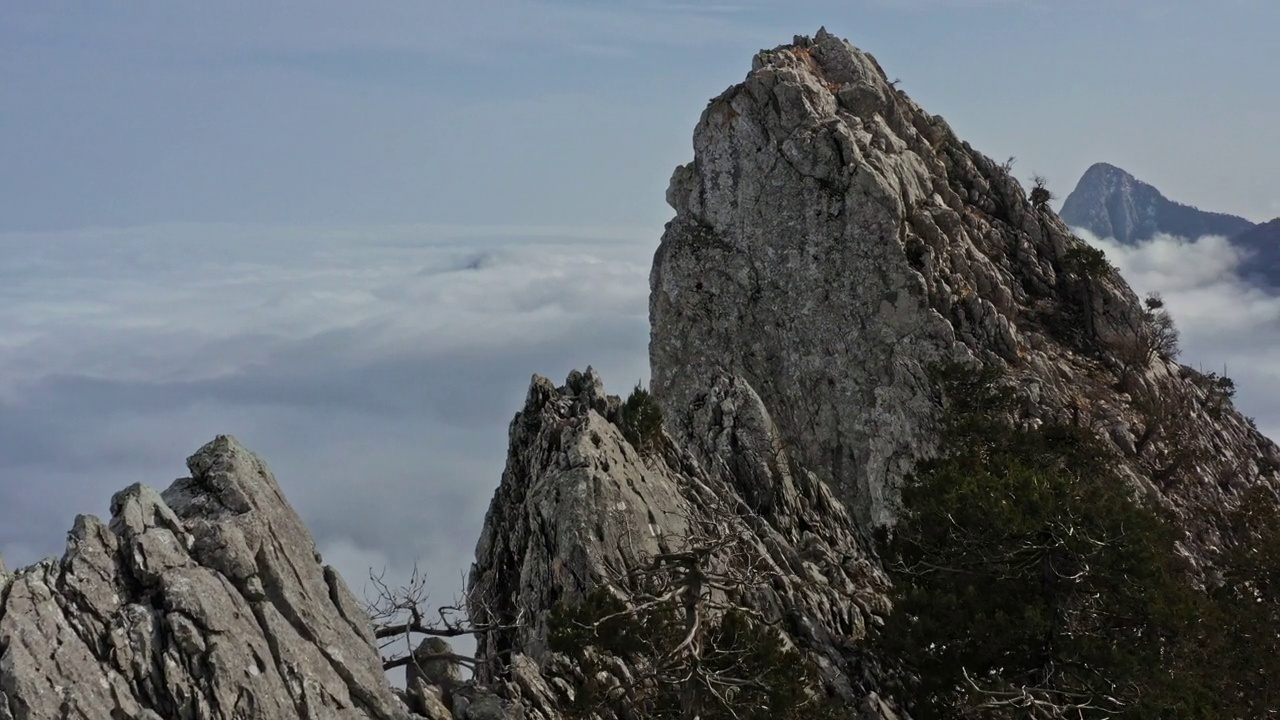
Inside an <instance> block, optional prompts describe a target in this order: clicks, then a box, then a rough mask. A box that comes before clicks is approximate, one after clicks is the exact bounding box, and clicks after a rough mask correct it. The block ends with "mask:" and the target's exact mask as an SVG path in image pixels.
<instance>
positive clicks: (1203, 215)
mask: <svg viewBox="0 0 1280 720" xmlns="http://www.w3.org/2000/svg"><path fill="white" fill-rule="evenodd" d="M1062 219H1063V220H1064V221H1066V222H1067V223H1069V224H1070V225H1071V227H1078V228H1084V229H1085V230H1088V231H1089V232H1091V233H1093V234H1094V235H1097V236H1098V237H1100V238H1114V239H1115V240H1116V241H1117V242H1121V243H1125V244H1128V245H1132V244H1135V243H1139V242H1142V241H1143V240H1150V239H1151V238H1152V237H1154V236H1155V235H1156V233H1168V234H1170V235H1177V236H1178V237H1184V238H1190V239H1192V240H1194V239H1195V238H1198V237H1201V236H1203V235H1223V236H1226V237H1231V236H1232V235H1236V234H1238V233H1242V232H1244V231H1246V230H1248V229H1249V228H1251V227H1253V223H1252V222H1249V221H1248V220H1246V219H1244V218H1242V217H1236V216H1235V215H1226V214H1223V213H1215V212H1206V211H1204V210H1200V209H1198V208H1194V207H1191V206H1189V205H1183V204H1181V203H1176V202H1173V201H1172V200H1169V199H1168V198H1166V197H1165V196H1164V195H1162V194H1161V193H1160V191H1159V190H1157V189H1155V188H1154V187H1152V186H1151V185H1148V184H1147V183H1144V182H1142V181H1141V180H1139V179H1137V178H1135V177H1134V176H1132V175H1130V174H1129V173H1127V172H1125V171H1124V170H1121V169H1120V168H1118V167H1116V166H1114V165H1108V164H1107V163H1095V164H1094V165H1091V166H1090V167H1089V169H1088V170H1086V171H1085V173H1084V175H1082V176H1080V181H1079V182H1078V183H1076V187H1075V189H1074V190H1072V191H1071V194H1070V195H1068V196H1067V199H1066V200H1064V201H1063V203H1062Z"/></svg>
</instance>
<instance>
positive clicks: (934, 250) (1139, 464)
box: [470, 31, 1280, 718]
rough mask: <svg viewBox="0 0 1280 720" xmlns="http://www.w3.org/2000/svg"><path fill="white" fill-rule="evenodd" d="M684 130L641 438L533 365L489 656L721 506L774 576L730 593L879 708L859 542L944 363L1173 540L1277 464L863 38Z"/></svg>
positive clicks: (828, 48)
mask: <svg viewBox="0 0 1280 720" xmlns="http://www.w3.org/2000/svg"><path fill="white" fill-rule="evenodd" d="M693 146H694V158H693V161H692V162H690V163H689V164H687V165H683V166H681V167H679V168H677V169H676V170H675V173H674V174H673V177H672V179H671V183H670V186H669V188H668V190H667V199H668V202H669V203H670V204H671V206H672V207H673V208H674V210H675V217H674V218H673V219H672V220H671V222H670V223H668V225H667V227H666V230H665V233H664V235H663V237H662V240H661V243H660V245H659V247H658V249H657V252H656V253H655V256H654V263H653V269H652V272H651V275H650V287H651V294H650V320H651V337H650V362H651V368H652V391H653V395H654V397H655V398H656V402H657V403H658V404H659V405H660V406H661V409H662V413H663V417H664V419H665V431H664V435H663V438H664V439H663V441H662V442H661V443H658V444H657V446H656V449H655V448H654V447H649V448H648V449H645V448H642V447H640V446H637V445H635V444H634V443H633V442H632V441H631V440H630V439H628V436H627V433H626V430H625V429H626V426H627V421H626V418H625V417H624V415H625V413H624V412H623V411H622V410H621V408H622V405H623V404H622V402H621V400H620V399H617V398H609V397H606V396H605V395H604V393H603V390H602V386H601V383H600V381H599V379H598V378H596V377H595V376H594V374H593V373H590V372H588V373H587V374H586V375H580V374H574V375H571V376H570V377H569V378H568V380H567V381H566V384H565V385H564V386H563V387H560V388H556V387H554V385H553V384H552V383H551V382H549V381H547V380H545V379H542V378H535V379H534V381H533V383H532V384H531V387H530V392H529V397H528V401H527V402H526V406H525V408H524V409H523V410H522V411H521V412H520V413H519V414H518V415H517V416H516V418H515V420H513V422H512V424H511V452H510V455H509V457H508V464H507V469H506V471H505V472H504V474H503V481H502V483H501V486H500V488H499V490H498V493H497V494H496V495H495V497H494V500H493V503H492V504H491V506H490V510H489V514H488V516H487V517H486V523H485V531H484V535H483V537H482V539H481V542H480V544H479V545H478V546H477V559H476V565H475V566H474V568H473V571H472V575H471V591H472V592H471V594H470V597H471V598H472V601H473V609H474V610H475V611H476V612H482V611H487V610H490V609H494V608H496V609H497V617H498V618H499V619H500V620H501V621H503V622H504V623H507V624H511V625H513V626H516V627H517V628H518V629H513V630H507V631H501V632H494V633H490V634H488V635H487V636H486V637H485V638H483V639H482V645H481V648H482V652H481V654H482V655H483V656H484V657H486V658H489V659H491V660H492V662H493V665H492V667H493V668H495V669H493V670H490V671H488V672H491V673H493V674H492V676H491V679H493V680H498V679H500V678H502V677H503V676H504V673H508V672H514V670H512V668H513V667H514V666H511V665H508V664H507V663H505V661H503V660H501V658H503V657H506V656H508V655H510V654H512V653H528V654H530V655H531V656H532V657H534V658H535V659H536V660H537V661H538V662H539V664H540V666H541V667H542V668H543V670H544V671H545V672H547V673H549V674H550V675H551V676H552V677H555V678H562V679H564V686H565V687H572V686H573V684H574V682H573V678H574V677H576V676H575V675H574V672H575V671H574V670H573V669H572V668H569V667H567V666H565V665H563V664H562V661H563V658H562V657H560V656H558V655H557V654H556V653H554V652H549V651H548V646H547V643H546V626H545V625H544V624H540V621H539V620H538V619H537V618H541V617H543V616H544V615H545V613H546V612H547V610H548V608H550V607H552V606H554V605H555V604H556V603H557V602H559V601H560V600H564V599H572V598H574V597H581V596H582V594H583V593H584V592H585V591H586V589H587V588H589V587H591V586H592V585H593V584H594V585H598V584H600V583H606V584H608V583H610V582H611V580H610V577H611V576H610V568H616V567H618V566H625V565H627V557H626V553H625V552H623V551H622V548H626V547H638V548H640V552H641V554H642V555H645V554H648V555H652V554H653V553H660V552H661V551H662V548H663V543H664V540H663V538H664V537H666V538H671V537H677V536H680V535H681V533H682V532H683V529H684V528H685V527H687V525H688V523H689V522H690V518H697V517H700V516H702V515H705V514H706V513H708V512H711V510H710V509H709V508H711V506H712V505H713V504H714V503H716V502H722V503H729V504H730V505H732V506H734V507H736V508H738V509H740V510H741V511H742V512H741V513H739V515H740V518H739V519H740V520H741V522H742V525H741V526H740V528H739V534H740V537H741V538H742V542H743V543H745V544H746V546H748V547H751V548H754V550H752V551H751V552H750V553H748V554H749V555H752V556H754V557H758V558H762V559H767V561H768V562H770V563H773V564H774V566H776V567H777V568H779V569H780V570H781V572H780V576H781V578H785V580H780V581H779V585H778V586H777V587H775V588H774V590H773V591H772V592H769V593H765V594H764V595H763V596H759V597H753V599H752V600H750V602H752V603H753V607H755V608H756V609H757V611H759V612H761V613H763V614H765V615H769V616H779V614H780V616H781V617H785V618H786V622H785V623H783V625H782V626H781V627H784V628H785V633H786V634H787V637H788V638H789V641H790V642H792V643H794V644H795V645H796V646H798V647H801V648H804V649H805V650H806V652H808V653H810V654H811V657H816V658H818V659H819V660H818V662H819V665H820V666H821V667H822V668H824V676H823V678H824V680H823V682H824V684H825V686H826V687H827V688H828V690H829V691H830V692H833V693H835V694H836V695H838V696H840V697H842V698H845V699H846V700H847V701H848V702H849V703H852V704H854V705H855V706H859V707H862V708H864V709H865V710H864V713H865V717H868V718H876V717H893V716H894V713H895V711H894V710H893V709H892V707H891V706H889V705H885V704H884V703H883V702H882V700H881V699H880V698H881V694H880V693H881V690H882V688H881V687H880V685H879V682H880V681H879V680H878V679H877V678H878V675H877V672H876V670H875V667H876V661H875V660H874V659H870V658H867V657H866V656H865V655H863V654H861V651H860V650H859V649H858V648H859V647H860V645H859V643H858V640H859V639H860V638H862V637H863V635H864V634H865V632H866V628H867V627H868V626H869V625H870V624H876V623H878V622H879V621H880V618H882V617H883V616H884V614H885V613H886V612H887V611H888V600H887V597H888V596H887V594H886V592H887V588H888V585H887V579H886V578H885V576H884V575H883V571H882V570H881V569H880V568H879V566H878V562H877V560H876V559H875V557H874V553H873V552H872V551H871V550H870V549H869V548H870V545H869V544H868V538H869V537H870V536H871V534H872V533H873V532H874V530H875V529H876V528H879V527H883V526H889V525H892V524H893V523H894V522H895V519H896V517H897V514H898V512H899V509H900V508H899V502H900V501H899V493H898V489H899V487H900V485H901V483H902V482H903V479H904V478H905V477H906V476H907V475H908V474H909V473H910V472H911V471H912V469H913V468H914V467H915V466H916V464H917V463H918V462H919V461H920V460H921V459H924V458H928V457H930V456H931V455H932V454H933V453H935V452H936V450H937V443H938V437H939V434H938V431H939V428H938V420H939V416H940V413H941V409H942V399H941V394H940V378H939V377H938V374H937V373H938V372H939V368H942V367H946V366H949V365H950V366H954V365H957V364H958V365H959V366H966V367H971V368H977V367H988V368H993V369H996V370H998V371H999V374H1000V375H1001V376H1003V378H1004V380H1003V382H1004V383H1006V384H1007V385H1008V386H1009V387H1010V388H1011V389H1012V391H1013V392H1014V393H1015V395H1016V397H1017V398H1019V404H1018V409H1017V410H1016V412H1015V414H1014V417H1012V418H1010V419H1011V420H1012V421H1013V422H1015V423H1018V424H1021V425H1024V426H1028V427H1037V426H1039V425H1041V424H1044V423H1067V424H1073V425H1076V426H1087V427H1089V428H1092V429H1093V431H1094V432H1097V433H1098V434H1099V435H1100V436H1101V437H1102V438H1103V441H1104V442H1105V443H1107V446H1108V448H1109V452H1111V453H1113V455H1114V457H1112V458H1110V461H1111V462H1113V463H1114V464H1115V465H1116V466H1117V467H1119V468H1121V472H1122V474H1124V475H1125V476H1126V477H1128V478H1129V480H1130V481H1131V482H1132V484H1133V486H1134V489H1135V491H1136V492H1138V493H1141V494H1143V495H1149V496H1150V497H1152V498H1155V499H1156V500H1157V501H1158V502H1159V503H1161V504H1163V505H1164V506H1165V507H1167V508H1169V509H1170V511H1171V512H1173V513H1174V514H1175V515H1176V516H1177V517H1179V518H1180V522H1182V523H1183V524H1184V529H1185V540H1184V541H1183V546H1182V547H1183V549H1184V552H1185V553H1186V555H1187V556H1188V557H1189V558H1191V559H1192V560H1193V561H1194V562H1198V563H1201V564H1203V563H1205V562H1208V559H1209V558H1210V556H1211V555H1212V548H1213V547H1214V546H1215V543H1216V542H1217V537H1218V535H1217V533H1218V532H1219V530H1220V528H1218V527H1217V526H1216V525H1215V524H1214V523H1215V521H1214V518H1218V517H1220V516H1221V513H1222V511H1223V510H1224V509H1225V508H1230V507H1232V506H1233V504H1238V502H1239V498H1240V497H1241V494H1242V492H1243V491H1244V490H1245V489H1247V488H1249V487H1251V486H1254V485H1257V484H1259V483H1271V484H1274V482H1275V469H1276V468H1278V467H1280V453H1278V452H1277V450H1276V448H1275V446H1274V445H1273V444H1271V443H1270V441H1268V440H1266V439H1265V438H1263V437H1261V436H1260V435H1258V434H1257V432H1256V431H1254V430H1252V429H1251V428H1250V427H1249V425H1248V423H1247V422H1246V421H1245V419H1244V418H1242V417H1241V416H1240V415H1239V414H1238V413H1236V412H1235V411H1234V410H1233V409H1231V408H1230V406H1229V402H1227V401H1226V400H1224V398H1223V397H1222V396H1220V395H1218V394H1215V393H1216V390H1215V388H1217V387H1218V385H1216V384H1215V383H1216V381H1215V380H1214V379H1213V378H1209V377H1206V376H1201V375H1199V374H1198V373H1194V372H1192V371H1190V370H1188V369H1186V368H1180V367H1179V366H1177V365H1176V364H1175V363H1173V362H1172V361H1171V357H1172V352H1170V353H1166V355H1165V356H1160V355H1159V354H1158V353H1155V352H1154V351H1152V352H1147V350H1148V348H1146V346H1145V345H1144V343H1146V342H1149V341H1150V340H1151V332H1152V323H1153V322H1154V318H1155V316H1154V315H1153V311H1152V310H1151V309H1150V308H1148V307H1144V305H1143V303H1142V302H1140V301H1139V299H1138V298H1137V297H1136V296H1135V295H1134V294H1133V292H1132V291H1131V290H1130V288H1129V287H1128V285H1127V284H1126V283H1125V282H1124V280H1123V279H1122V278H1120V277H1119V275H1118V273H1116V272H1115V270H1114V268H1112V267H1111V266H1110V265H1109V264H1108V263H1107V262H1106V260H1105V258H1104V257H1103V256H1102V255H1101V254H1100V253H1098V252H1097V251H1094V250H1092V249H1091V248H1089V247H1088V246H1087V245H1086V244H1085V243H1083V242H1082V241H1081V240H1079V239H1078V238H1075V237H1074V236H1072V234H1071V233H1070V231H1069V229H1068V227H1067V226H1066V224H1065V223H1063V222H1062V220H1061V219H1059V217H1058V216H1057V215H1055V214H1054V213H1053V212H1052V210H1051V209H1050V208H1048V207H1047V205H1046V204H1045V203H1043V202H1035V201H1033V200H1032V199H1031V198H1030V197H1028V194H1027V193H1026V191H1025V190H1024V188H1023V187H1022V186H1021V185H1020V184H1019V183H1018V182H1017V181H1016V180H1015V179H1014V178H1013V177H1011V176H1010V174H1009V173H1008V171H1007V169H1006V168H1003V167H1001V166H1000V165H998V164H997V163H995V162H993V161H992V160H991V159H990V158H988V157H986V156H985V155H983V154H982V153H980V152H978V151H976V150H974V149H973V148H972V147H970V146H969V145H968V144H967V143H965V142H963V141H961V140H960V139H959V138H957V137H956V136H955V134H954V133H953V132H952V131H951V129H950V127H949V126H948V125H947V124H946V122H945V121H944V120H943V119H942V118H941V117H938V116H935V115H930V114H928V113H926V112H925V111H924V110H923V109H921V108H920V107H919V106H918V105H917V104H916V103H915V102H914V101H912V100H911V99H910V98H909V97H907V95H906V94H905V93H903V92H902V91H901V90H900V89H899V88H897V87H896V86H895V85H894V84H893V83H890V82H889V81H888V80H887V79H886V76H885V74H884V72H883V71H882V70H881V69H880V67H879V65H878V64H877V63H876V61H875V59H874V58H873V57H871V56H870V55H868V54H866V53H863V52H861V51H859V50H857V49H856V48H854V47H852V46H850V45H849V44H848V43H847V42H845V41H844V40H841V39H839V38H837V37H835V36H834V35H831V34H830V33H827V32H825V31H820V32H819V33H818V34H817V35H816V36H814V37H813V38H807V37H798V38H796V39H795V40H794V41H793V42H792V43H790V44H788V45H783V46H780V47H778V48H774V49H772V50H766V51H763V52H761V53H760V54H758V55H757V56H756V57H755V59H754V60H753V62H752V68H751V71H750V73H748V75H747V76H746V78H745V80H744V81H743V82H741V83H739V84H736V85H734V86H732V87H730V88H729V89H727V90H726V91H725V92H724V93H722V94H720V95H719V96H717V97H716V98H714V99H712V100H711V102H710V103H709V104H708V106H707V108H706V109H705V110H704V111H703V113H702V116H701V118H700V120H699V122H698V125H697V127H696V129H695V131H694V139H693ZM1099 173H1100V174H1107V175H1109V176H1111V177H1113V178H1114V180H1115V182H1116V183H1119V184H1123V183H1124V182H1125V180H1124V177H1125V176H1124V175H1123V174H1122V173H1121V172H1120V171H1118V170H1114V169H1112V170H1111V171H1106V172H1103V170H1100V171H1099ZM1175 418H1176V420H1175ZM725 562H729V561H728V560H726V561H725ZM615 580H616V578H615ZM522 618H523V619H525V620H526V622H523V623H522V622H520V620H521V619H522ZM633 670H634V668H630V669H629V668H627V667H625V666H618V667H615V668H614V669H613V670H611V671H610V673H612V674H613V676H614V677H615V678H616V679H618V682H622V680H621V678H626V677H630V673H631V672H632V671H633ZM553 684H555V683H553ZM555 685H556V687H560V685H559V684H555Z"/></svg>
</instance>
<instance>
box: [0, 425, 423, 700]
mask: <svg viewBox="0 0 1280 720" xmlns="http://www.w3.org/2000/svg"><path fill="white" fill-rule="evenodd" d="M187 467H188V468H189V469H190V471H191V477H189V478H184V479H181V480H177V481H175V482H174V483H173V484H172V485H171V486H170V487H169V489H168V490H165V491H164V492H163V493H157V492H156V491H155V490H152V489H151V488H149V487H146V486H144V485H133V486H131V487H129V488H126V489H125V490H122V491H120V492H119V493H117V494H116V495H115V496H114V497H113V498H112V500H111V520H110V521H109V522H107V523H104V522H102V521H101V520H99V519H98V518H96V517H93V516H89V515H81V516H79V517H77V518H76V521H75V525H74V527H73V528H72V529H71V532H70V533H69V534H68V536H67V550H66V554H65V555H63V557H62V559H61V560H57V559H52V558H51V559H48V560H45V561H43V562H40V563H37V564H36V565H33V566H31V567H28V568H23V569H20V570H18V571H16V572H15V573H11V574H0V718H3V719H4V720H48V719H52V718H84V719H85V720H108V719H119V720H125V719H131V720H161V719H162V720H177V719H180V718H181V719H186V720H233V719H234V720H250V719H257V720H283V719H286V718H300V719H301V718H307V719H314V720H321V719H324V720H339V719H342V720H366V719H374V718H376V719H377V720H392V719H394V718H407V717H408V714H407V713H406V711H405V709H404V707H403V706H402V704H401V703H400V701H399V700H397V698H396V697H395V696H394V695H393V694H392V692H391V689H390V686H389V685H388V683H387V681H386V678H385V676H384V674H383V672H382V662H381V659H380V658H379V656H378V652H377V649H376V647H375V645H374V639H373V635H372V630H371V628H370V626H369V618H368V616H367V615H366V614H365V612H364V610H363V609H362V608H361V607H360V605H359V603H358V602H357V601H356V599H355V598H354V597H353V596H352V594H351V592H350V591H349V590H348V589H347V586H346V584H345V583H344V582H343V580H342V578H341V577H339V576H338V574H337V572H335V571H334V570H333V568H331V567H328V566H325V565H323V564H322V563H321V560H320V555H319V553H318V552H317V551H316V546H315V542H314V541H313V540H312V538H311V535H310V533H309V532H308V531H307V529H306V527H305V526H304V525H303V523H302V520H301V519H300V518H299V517H298V515H297V514H296V513H295V512H294V511H293V509H292V508H291V507H289V505H288V503H287V502H286V501H285V499H284V497H283V496H282V495H281V493H280V488H279V486H278V485H277V484H276V481H275V479H274V478H273V477H272V475H271V473H270V471H269V470H268V469H267V467H266V465H265V464H263V462H262V461H261V460H259V459H258V458H257V457H256V456H254V455H253V454H252V453H250V452H249V451H247V450H245V449H244V448H243V447H241V446H240V445H239V444H238V443H237V442H236V441H235V440H234V439H233V438H231V437H228V436H220V437H218V438H217V439H215V440H214V441H213V442H211V443H209V444H208V445H206V446H204V447H203V448H201V449H200V450H199V451H198V452H196V454H194V455H192V456H191V457H190V458H189V459H188V460H187Z"/></svg>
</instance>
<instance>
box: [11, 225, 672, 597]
mask: <svg viewBox="0 0 1280 720" xmlns="http://www.w3.org/2000/svg"><path fill="white" fill-rule="evenodd" d="M657 234H658V233H657V231H656V230H635V229H623V230H611V229H596V230H592V229H586V230H582V229H576V230H571V229H564V228H447V227H371V228H349V229H339V230H334V229H310V228H278V227H277V228H271V227H247V226H171V227H152V228H140V229H129V230H111V231H84V232H75V233H52V234H6V235H0V252H3V253H4V255H5V257H6V263H5V265H4V266H3V268H2V269H0V363H2V364H3V366H4V367H5V368H6V373H5V374H4V377H3V378H0V549H3V552H4V554H5V556H6V559H7V560H8V562H9V564H10V566H14V565H21V564H25V563H29V562H32V561H34V560H36V559H38V558H39V557H41V556H44V555H49V554H55V553H60V552H61V545H62V537H63V534H64V533H65V531H66V530H67V529H68V528H69V527H70V525H71V522H72V519H73V518H74V516H75V515H76V514H77V513H82V512H83V513H103V514H104V513H105V511H106V506H107V502H108V500H109V498H110V496H111V494H112V493H113V492H115V491H116V490H119V489H120V488H122V487H124V486H126V485H128V484H130V483H133V482H138V481H141V482H145V483H147V484H150V485H154V486H158V487H161V488H163V487H165V486H166V485H167V484H168V482H169V481H170V480H172V479H173V478H175V477H179V476H182V475H185V468H184V466H183V462H182V461H183V458H184V457H185V456H186V455H187V454H189V453H190V452H192V451H194V450H195V449H196V448H198V447H199V446H200V445H202V444H203V443H204V442H207V441H208V440H210V439H212V437H213V436H214V435H215V434H217V433H230V434H233V435H236V436H237V437H238V438H239V439H240V440H241V441H242V442H243V443H245V444H246V446H248V447H249V448H251V449H253V450H255V451H257V452H259V453H260V454H261V455H262V456H263V457H264V459H266V460H267V462H268V464H269V465H270V466H271V467H272V469H273V470H274V472H275V473H276V475H277V478H278V480H279V481H280V483H281V485H282V486H283V488H284V490H285V493H286V494H287V496H288V497H289V498H290V500H291V501H292V502H293V504H294V505H295V507H296V508H297V509H298V510H299V512H300V513H301V514H302V516H303V518H304V519H305V520H306V522H307V523H308V525H309V526H310V527H311V529H312V531H313V533H314V534H315V536H316V538H317V540H318V542H319V543H320V545H321V549H322V552H324V554H325V556H326V559H327V561H329V562H331V563H333V564H335V565H336V566H337V567H338V568H339V570H341V571H342V572H343V574H344V575H345V576H346V577H347V578H348V580H349V582H351V584H352V585H353V587H354V588H355V589H356V590H357V592H359V590H360V587H361V585H362V584H363V579H364V578H366V577H367V574H368V571H369V569H370V568H371V567H373V568H381V567H383V566H386V567H387V568H388V577H389V578H402V577H405V576H407V574H408V571H409V568H410V567H411V566H412V565H413V563H414V562H415V561H417V562H419V563H421V565H422V566H423V568H424V569H425V570H426V572H427V573H428V576H429V577H430V578H431V579H432V585H433V586H434V587H437V588H439V590H438V592H442V593H446V597H442V598H440V599H442V600H444V599H448V598H447V594H448V593H452V592H453V591H454V590H455V589H457V588H459V587H460V585H461V581H460V573H461V572H464V571H465V569H466V568H467V566H468V564H469V562H470V559H471V554H472V550H473V547H474V543H475V541H476V539H477V538H478V537H479V528H480V523H481V522H482V520H483V517H484V511H485V508H486V506H487V503H488V499H489V497H490V495H491V494H492V491H493V489H494V488H495V487H496V486H497V483H498V480H499V477H500V474H501V471H502V466H503V462H504V460H505V450H506V425H507V423H508V422H509V421H510V419H511V416H512V415H513V413H514V412H515V411H516V410H518V409H519V407H520V404H521V401H522V400H523V397H524V393H525V390H526V388H527V383H528V380H529V377H530V375H531V374H532V373H534V372H537V373H541V374H545V375H548V376H550V377H552V378H553V379H555V380H557V381H559V380H562V379H563V377H564V375H565V374H566V373H567V372H568V371H569V370H570V369H571V368H575V367H577V368H583V367H585V366H586V365H588V364H593V365H595V366H596V367H597V368H598V369H600V370H601V372H602V373H603V374H604V376H605V378H606V380H608V381H610V386H611V389H612V390H613V391H614V392H620V391H622V390H625V389H626V388H627V387H629V385H630V384H631V383H634V382H635V381H636V380H637V379H641V378H645V377H646V376H647V352H646V343H647V340H648V322H647V301H646V298H647V292H648V287H647V285H648V283H647V277H648V267H649V261H650V257H651V254H652V249H653V247H654V246H655V245H656V237H657Z"/></svg>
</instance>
